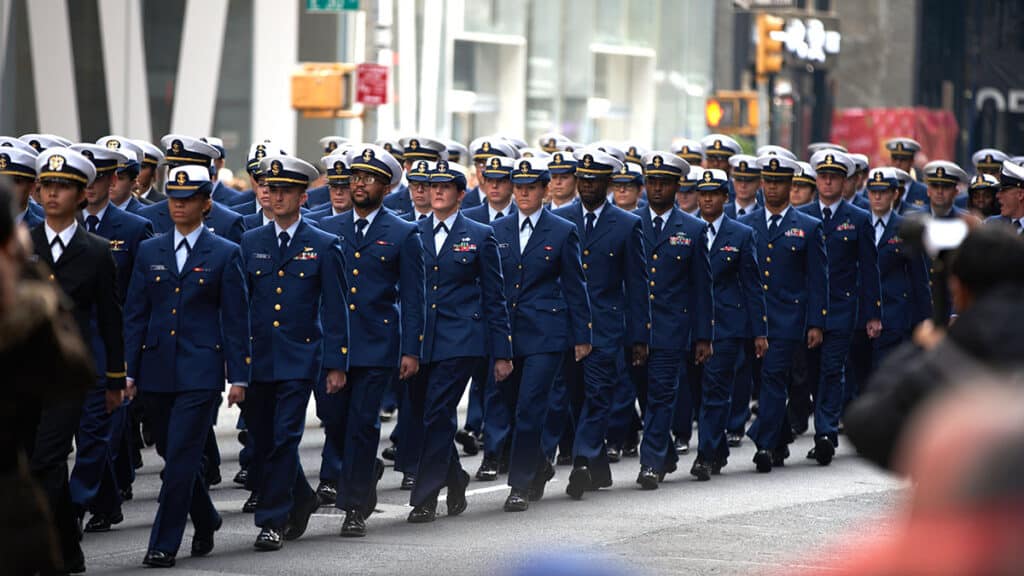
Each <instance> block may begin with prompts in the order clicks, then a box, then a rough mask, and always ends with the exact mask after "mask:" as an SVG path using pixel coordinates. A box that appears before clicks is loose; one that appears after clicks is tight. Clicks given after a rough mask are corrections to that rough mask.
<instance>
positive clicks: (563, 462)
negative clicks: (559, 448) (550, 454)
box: [555, 453, 572, 466]
mask: <svg viewBox="0 0 1024 576" xmlns="http://www.w3.org/2000/svg"><path fill="white" fill-rule="evenodd" d="M570 464H572V454H561V453H559V454H558V458H556V459H555V466H569V465H570Z"/></svg>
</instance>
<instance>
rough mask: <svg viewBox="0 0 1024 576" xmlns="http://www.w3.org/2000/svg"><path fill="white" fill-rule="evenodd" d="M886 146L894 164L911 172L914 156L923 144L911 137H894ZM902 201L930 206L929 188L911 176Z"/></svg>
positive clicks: (918, 205)
mask: <svg viewBox="0 0 1024 576" xmlns="http://www.w3.org/2000/svg"><path fill="white" fill-rule="evenodd" d="M885 147H886V149H887V150H889V157H890V159H891V160H892V166H893V167H894V168H899V169H900V170H903V171H904V172H906V173H907V174H910V173H911V171H912V170H913V169H914V156H915V155H916V154H917V153H918V152H919V151H920V150H921V144H920V143H919V142H917V140H913V139H911V138H892V139H890V140H887V141H886V142H885ZM900 203H905V204H909V205H911V206H914V207H915V208H917V209H918V210H923V209H925V208H927V207H928V190H927V189H926V188H925V185H924V184H921V183H920V182H917V181H916V180H914V179H913V177H911V178H910V181H909V182H907V183H906V184H905V186H904V188H903V196H902V197H901V198H900Z"/></svg>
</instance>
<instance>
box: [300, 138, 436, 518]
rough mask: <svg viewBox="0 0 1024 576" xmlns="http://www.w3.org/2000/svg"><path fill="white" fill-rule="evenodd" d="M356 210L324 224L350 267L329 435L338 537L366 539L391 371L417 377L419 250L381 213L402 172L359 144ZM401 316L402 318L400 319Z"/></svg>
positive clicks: (413, 238)
mask: <svg viewBox="0 0 1024 576" xmlns="http://www.w3.org/2000/svg"><path fill="white" fill-rule="evenodd" d="M348 166H349V169H350V170H351V171H352V176H351V177H350V182H351V186H352V205H353V209H352V210H350V211H348V212H345V213H343V214H340V215H338V216H332V217H329V218H325V219H324V220H323V221H321V222H320V226H321V228H322V229H323V230H326V231H328V232H330V233H332V234H334V235H336V236H339V237H340V238H342V242H343V247H344V250H345V257H346V260H347V262H348V266H347V268H346V280H347V283H348V298H349V323H350V329H351V332H352V334H356V335H358V336H359V337H358V338H356V339H354V340H352V349H351V350H350V351H349V365H350V370H349V372H350V373H349V383H348V385H347V386H345V387H344V388H342V389H340V390H338V389H334V390H332V389H331V388H328V389H327V392H328V393H332V394H334V395H335V399H334V400H335V402H337V403H338V404H337V406H338V407H337V408H336V409H334V410H332V412H333V413H336V414H337V415H338V420H337V421H336V422H334V423H327V424H326V426H325V428H326V431H327V433H328V434H337V435H338V438H339V439H338V440H337V442H338V445H339V446H344V450H343V458H344V459H343V463H342V473H341V477H340V478H339V479H338V497H337V503H336V504H335V506H336V507H337V508H338V509H340V510H344V511H345V521H344V523H343V524H342V527H341V535H342V536H346V537H348V536H355V537H358V536H364V535H366V518H367V517H368V516H369V515H370V513H372V512H373V509H374V507H375V506H376V503H377V494H376V482H377V479H379V478H380V474H381V473H382V472H383V463H382V462H380V461H379V460H377V458H376V455H377V446H378V444H379V442H380V409H381V398H382V396H383V395H384V390H385V388H386V387H387V386H388V384H389V383H390V382H391V377H392V374H393V372H394V371H395V368H396V367H398V369H399V377H400V378H401V379H403V380H406V379H409V378H411V377H412V376H414V375H415V374H416V372H418V371H419V358H420V355H421V349H422V336H423V321H424V320H423V314H424V310H423V298H424V295H423V292H424V279H423V278H424V276H423V274H424V272H423V244H422V242H421V241H420V235H419V230H418V228H417V227H416V225H415V224H413V223H411V222H407V221H405V220H404V219H402V218H400V217H399V216H397V215H395V214H394V213H392V212H390V211H388V210H383V209H382V206H381V202H382V201H383V199H384V195H385V194H386V193H387V191H388V190H390V189H392V188H394V187H395V186H396V185H397V184H398V183H399V182H401V179H402V166H401V164H399V163H398V160H396V159H395V158H394V157H393V156H392V155H391V154H389V153H388V152H387V150H385V149H384V148H381V147H380V146H376V145H372V144H360V145H358V146H355V147H353V148H352V150H351V151H350V152H349V156H348ZM399 310H401V313H399Z"/></svg>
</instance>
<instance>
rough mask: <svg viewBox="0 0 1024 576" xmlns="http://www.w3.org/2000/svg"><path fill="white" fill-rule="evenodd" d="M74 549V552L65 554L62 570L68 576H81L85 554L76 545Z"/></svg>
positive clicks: (83, 569) (83, 570)
mask: <svg viewBox="0 0 1024 576" xmlns="http://www.w3.org/2000/svg"><path fill="white" fill-rule="evenodd" d="M74 548H75V550H72V551H69V552H65V557H64V569H65V570H67V572H68V574H82V573H83V572H85V553H84V552H82V547H81V546H78V545H77V543H76V544H75V546H74Z"/></svg>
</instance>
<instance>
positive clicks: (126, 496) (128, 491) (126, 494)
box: [121, 486, 135, 502]
mask: <svg viewBox="0 0 1024 576" xmlns="http://www.w3.org/2000/svg"><path fill="white" fill-rule="evenodd" d="M134 497H135V494H134V493H133V492H132V487H131V486H129V487H127V488H125V489H123V490H121V501H122V502H127V501H129V500H131V499H132V498H134Z"/></svg>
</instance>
